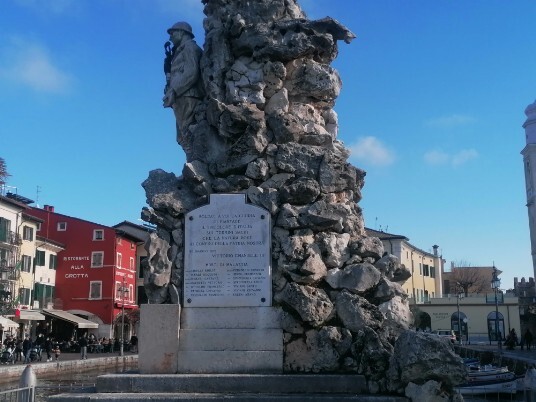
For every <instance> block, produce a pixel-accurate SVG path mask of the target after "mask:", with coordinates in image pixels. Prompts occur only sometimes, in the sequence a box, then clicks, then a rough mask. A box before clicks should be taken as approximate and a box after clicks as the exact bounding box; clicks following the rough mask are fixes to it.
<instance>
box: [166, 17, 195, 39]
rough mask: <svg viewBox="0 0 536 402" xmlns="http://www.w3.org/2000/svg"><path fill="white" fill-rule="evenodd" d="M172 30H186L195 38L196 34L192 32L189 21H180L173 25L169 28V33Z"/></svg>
mask: <svg viewBox="0 0 536 402" xmlns="http://www.w3.org/2000/svg"><path fill="white" fill-rule="evenodd" d="M172 31H184V32H187V33H188V34H190V36H191V37H192V38H193V37H194V34H193V32H192V27H191V25H190V24H188V23H187V22H183V21H179V22H176V23H175V24H173V25H172V27H171V28H169V29H168V30H167V33H168V34H171V32H172Z"/></svg>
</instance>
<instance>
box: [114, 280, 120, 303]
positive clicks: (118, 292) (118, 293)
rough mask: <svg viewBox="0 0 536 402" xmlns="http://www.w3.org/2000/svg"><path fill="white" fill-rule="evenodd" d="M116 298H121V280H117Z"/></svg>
mask: <svg viewBox="0 0 536 402" xmlns="http://www.w3.org/2000/svg"><path fill="white" fill-rule="evenodd" d="M115 298H116V299H117V300H121V282H115Z"/></svg>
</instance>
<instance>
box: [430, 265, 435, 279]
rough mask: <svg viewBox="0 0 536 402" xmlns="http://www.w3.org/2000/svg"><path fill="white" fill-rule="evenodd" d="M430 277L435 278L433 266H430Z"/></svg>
mask: <svg viewBox="0 0 536 402" xmlns="http://www.w3.org/2000/svg"><path fill="white" fill-rule="evenodd" d="M430 278H435V267H430Z"/></svg>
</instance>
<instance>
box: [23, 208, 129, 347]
mask: <svg viewBox="0 0 536 402" xmlns="http://www.w3.org/2000/svg"><path fill="white" fill-rule="evenodd" d="M31 214H32V215H34V216H37V217H38V218H40V219H42V221H43V223H42V224H41V225H40V228H39V230H38V231H37V234H38V235H39V236H42V237H45V238H48V239H52V240H53V241H55V242H58V243H61V244H63V245H64V246H65V249H64V250H62V251H61V252H59V254H58V259H57V261H56V281H55V284H56V292H55V297H54V300H53V305H54V308H55V309H58V310H64V311H67V312H69V313H72V314H75V315H76V316H78V317H82V318H84V319H87V320H89V321H93V322H95V323H98V324H99V325H98V329H90V332H92V333H95V335H97V336H99V337H101V336H105V337H114V338H120V337H121V336H123V338H124V339H128V338H129V337H130V335H131V333H132V331H133V329H132V325H131V322H130V321H131V320H129V318H128V317H129V314H130V313H131V312H132V311H133V310H137V308H138V306H137V304H136V300H137V297H136V290H137V289H136V277H137V275H136V252H137V243H138V242H139V241H138V239H136V238H133V237H132V236H131V235H129V234H127V233H125V232H121V231H118V230H116V229H114V228H111V227H108V226H105V225H100V224H97V223H94V222H90V221H86V220H83V219H79V218H75V217H70V216H67V215H63V214H59V213H57V212H55V211H54V207H53V206H49V205H45V206H44V208H43V209H40V208H32V211H31ZM45 299H46V298H45ZM123 324H124V327H122V325H123ZM82 331H83V332H85V329H82ZM78 335H80V334H78Z"/></svg>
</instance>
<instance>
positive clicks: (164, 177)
mask: <svg viewBox="0 0 536 402" xmlns="http://www.w3.org/2000/svg"><path fill="white" fill-rule="evenodd" d="M142 186H143V188H144V189H145V194H146V196H147V203H148V204H149V205H150V206H151V207H152V208H153V209H155V210H160V211H164V212H166V213H168V214H170V215H171V216H179V215H182V214H184V213H186V212H188V211H190V210H192V209H194V208H195V207H196V206H197V205H196V199H197V195H195V193H194V192H193V191H192V190H191V188H190V187H188V186H186V185H184V182H183V180H182V179H178V178H177V177H176V176H175V175H174V174H173V173H167V172H164V171H163V170H162V169H156V170H153V171H151V172H150V173H149V177H148V178H147V180H145V181H144V182H143V183H142Z"/></svg>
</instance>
